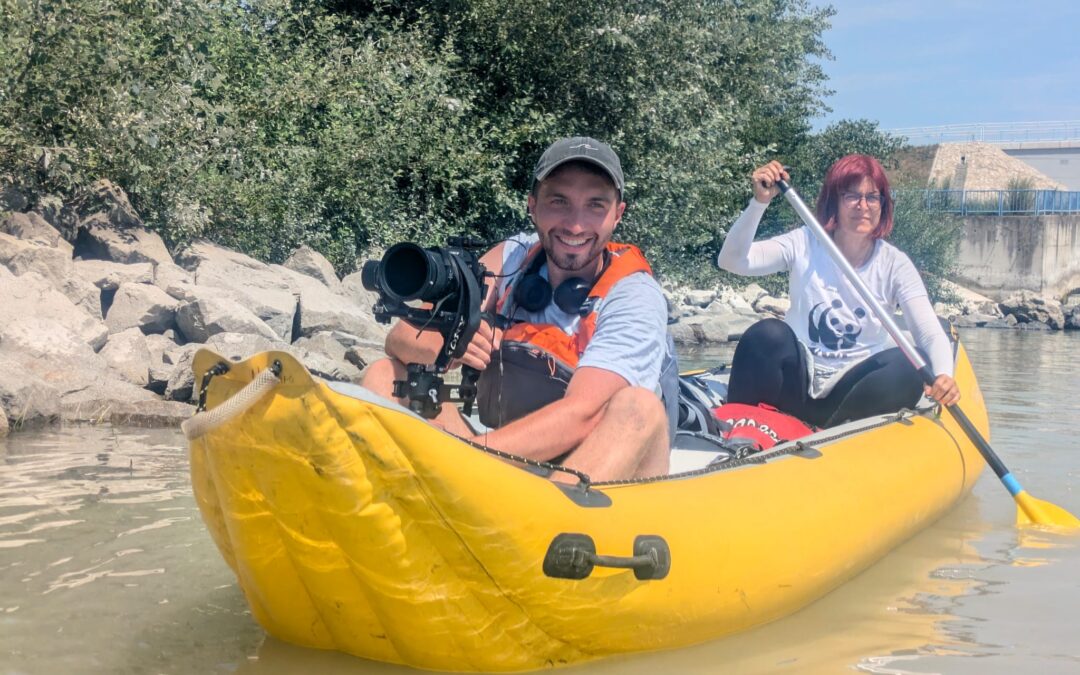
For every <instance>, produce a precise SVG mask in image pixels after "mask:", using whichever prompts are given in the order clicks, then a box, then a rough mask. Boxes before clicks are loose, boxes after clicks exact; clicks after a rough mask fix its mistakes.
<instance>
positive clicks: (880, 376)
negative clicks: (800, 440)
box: [810, 347, 923, 427]
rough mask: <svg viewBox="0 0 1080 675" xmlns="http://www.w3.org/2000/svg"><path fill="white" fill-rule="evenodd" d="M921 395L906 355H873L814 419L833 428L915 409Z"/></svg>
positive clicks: (890, 351)
mask: <svg viewBox="0 0 1080 675" xmlns="http://www.w3.org/2000/svg"><path fill="white" fill-rule="evenodd" d="M922 393H923V384H922V379H921V378H920V377H919V374H918V373H917V372H916V371H915V368H914V367H912V365H911V362H910V361H908V360H907V357H905V356H904V353H903V352H902V351H900V350H899V349H897V348H895V347H894V348H892V349H886V350H885V351H883V352H878V353H877V354H874V355H873V356H871V357H869V358H867V359H866V360H865V361H863V362H861V363H859V365H857V366H855V367H854V368H852V369H851V370H849V371H848V372H847V373H845V374H844V376H843V377H841V378H840V381H839V382H837V383H836V386H835V387H834V388H833V390H832V391H831V392H829V395H828V396H826V397H825V398H824V399H821V401H820V408H819V409H818V410H816V411H815V412H817V415H815V417H817V418H818V419H821V421H822V423H821V424H820V426H823V427H831V426H834V425H836V424H842V423H843V422H848V421H851V420H858V419H862V418H864V417H871V416H873V415H884V414H886V413H891V412H896V411H897V410H900V409H901V408H912V407H914V406H915V404H916V403H918V402H919V398H920V397H921V396H922ZM815 407H818V406H815ZM810 419H811V421H812V422H814V423H815V424H818V422H817V421H816V420H814V419H813V418H810Z"/></svg>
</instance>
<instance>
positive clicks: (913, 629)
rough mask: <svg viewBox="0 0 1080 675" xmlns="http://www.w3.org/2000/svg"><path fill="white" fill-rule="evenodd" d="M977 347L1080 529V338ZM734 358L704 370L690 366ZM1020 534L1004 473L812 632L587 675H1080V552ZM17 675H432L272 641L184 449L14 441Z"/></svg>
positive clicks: (10, 570)
mask: <svg viewBox="0 0 1080 675" xmlns="http://www.w3.org/2000/svg"><path fill="white" fill-rule="evenodd" d="M965 339H966V341H967V342H968V349H969V352H970V353H971V356H972V359H973V361H974V362H975V366H976V372H978V373H979V374H980V378H981V383H982V387H983V392H984V395H985V396H986V399H987V401H988V404H989V406H990V412H991V422H992V425H993V428H992V432H993V435H992V443H993V445H994V447H995V449H996V450H997V451H998V452H999V454H1001V455H1002V457H1003V459H1004V460H1005V461H1006V463H1007V464H1008V465H1009V467H1010V468H1011V469H1012V470H1013V472H1014V473H1016V475H1017V476H1018V477H1019V478H1020V480H1021V482H1022V483H1023V484H1024V485H1025V487H1027V489H1028V490H1029V491H1030V492H1031V493H1032V494H1033V495H1035V496H1037V497H1040V498H1043V499H1047V500H1049V501H1052V502H1054V503H1056V504H1059V505H1061V506H1063V507H1064V508H1066V509H1068V510H1069V511H1072V512H1073V513H1077V512H1080V495H1078V494H1077V481H1078V476H1080V459H1078V458H1077V454H1076V438H1077V436H1080V378H1078V377H1076V375H1075V373H1076V370H1077V369H1076V367H1075V366H1074V365H1073V360H1074V358H1075V354H1077V353H1080V335H1060V334H1059V335H1045V334H1030V333H1020V332H1009V331H1002V332H994V331H968V334H966V335H965ZM730 355H731V349H730V347H725V348H723V349H720V350H716V351H708V352H696V353H692V354H689V355H688V356H689V357H690V358H684V359H683V365H684V366H685V367H692V366H694V365H696V366H701V365H712V364H715V363H717V362H723V361H729V360H730ZM1014 518H1015V505H1014V503H1013V501H1012V499H1011V498H1010V497H1009V496H1008V494H1007V493H1006V492H1005V490H1004V489H1003V488H1002V487H1001V485H1000V484H999V483H998V481H997V480H996V478H995V477H994V476H993V474H992V473H990V472H989V471H988V472H987V473H986V474H985V475H984V477H983V479H982V480H981V481H980V482H979V484H978V486H976V489H975V494H974V496H973V497H972V498H971V499H968V500H967V501H965V502H963V503H962V504H960V505H959V506H958V507H957V509H955V510H954V511H953V512H951V513H950V514H948V515H947V516H945V517H944V518H943V519H942V520H941V521H939V522H938V523H936V524H934V525H933V526H931V527H930V528H928V529H926V530H925V531H923V532H922V533H920V534H918V535H917V536H916V537H914V538H913V539H912V540H910V541H908V542H907V543H905V544H904V545H902V546H901V547H899V548H898V549H897V550H896V551H894V552H893V553H892V554H890V555H889V556H887V557H886V558H885V559H884V560H882V561H881V562H879V563H878V564H876V565H874V566H873V567H871V568H870V569H868V570H866V571H865V572H864V573H862V574H860V575H859V576H857V577H856V578H854V579H852V580H851V581H850V582H848V583H846V584H844V585H843V586H841V587H840V588H838V589H837V590H836V591H834V592H833V593H831V594H830V595H828V596H827V597H825V598H823V599H822V600H820V601H818V602H816V603H814V604H812V605H811V606H809V607H807V608H806V609H804V610H803V611H801V612H798V613H797V614H795V615H793V616H790V617H788V618H786V619H783V620H781V621H777V622H775V623H772V624H769V625H766V626H762V627H760V628H758V629H755V630H752V631H749V632H747V633H744V634H741V635H736V636H734V637H731V638H728V639H725V640H721V641H717V642H713V643H709V644H705V645H700V646H697V647H692V648H688V649H681V650H677V651H672V652H663V653H656V654H645V655H638V656H630V657H625V658H619V659H612V660H608V661H601V662H598V663H593V664H587V665H585V666H581V667H578V668H574V669H572V670H571V671H570V672H589V673H594V674H595V673H612V674H614V673H643V674H644V673H653V672H655V671H657V670H665V671H671V672H689V673H720V672H738V673H774V672H790V673H836V672H850V671H851V670H853V669H854V670H857V671H860V672H868V673H950V674H953V673H973V674H974V673H987V672H995V673H996V672H1013V671H1020V670H1025V669H1026V670H1032V669H1038V671H1039V672H1040V675H1053V674H1054V673H1075V672H1080V650H1078V648H1077V647H1076V646H1075V638H1074V633H1075V624H1076V621H1077V619H1078V618H1080V616H1078V614H1077V610H1076V609H1075V608H1076V607H1078V606H1080V585H1078V583H1077V581H1076V578H1075V577H1076V570H1077V569H1080V548H1078V547H1077V542H1076V540H1075V539H1073V538H1070V537H1063V536H1061V535H1058V534H1054V533H1051V532H1045V531H1039V530H1017V529H1016V528H1015V527H1014V526H1013V519H1014ZM838 526H841V527H842V526H843V524H842V523H839V524H838ZM777 550H778V555H782V554H783V545H782V542H779V543H778V545H777ZM811 572H812V570H808V573H811ZM0 664H2V665H3V672H5V673H6V672H13V673H23V672H26V673H59V672H63V673H100V672H140V673H141V672H163V673H195V672H199V673H202V672H212V671H231V672H241V673H245V674H255V675H275V674H277V673H296V672H312V671H317V672H325V673H342V674H344V673H350V674H356V673H365V674H367V673H394V674H398V673H405V672H414V671H409V670H408V669H405V668H400V667H395V666H388V665H385V664H377V663H372V662H368V661H362V660H360V659H355V658H353V657H350V656H347V655H344V654H338V653H331V652H318V651H313V650H308V649H301V648H297V647H293V646H291V645H287V644H284V643H281V642H278V641H276V640H273V639H270V638H265V636H264V634H263V633H262V631H261V630H260V629H259V628H258V626H257V625H256V624H255V623H254V621H253V620H252V618H251V615H250V613H249V611H248V609H247V605H246V603H245V601H244V599H243V596H242V595H241V593H240V591H239V590H238V589H237V586H236V583H235V579H234V577H233V574H232V572H231V571H230V570H229V569H228V568H227V567H226V566H225V564H224V563H223V562H222V560H221V557H220V555H218V553H217V551H216V549H215V548H214V546H213V543H212V542H211V540H210V537H209V535H208V534H207V533H206V531H205V528H204V527H203V524H202V521H201V520H200V518H199V514H198V511H197V509H196V507H195V504H194V501H193V499H192V497H191V487H190V483H189V478H188V463H187V451H186V446H185V444H184V441H183V438H182V436H181V435H180V434H179V432H177V431H173V430H162V431H146V430H119V429H111V428H109V427H69V428H65V429H62V430H58V431H43V432H27V433H20V434H16V435H15V436H12V437H9V438H7V439H3V440H0Z"/></svg>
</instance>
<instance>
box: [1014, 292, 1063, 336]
mask: <svg viewBox="0 0 1080 675" xmlns="http://www.w3.org/2000/svg"><path fill="white" fill-rule="evenodd" d="M1001 311H1002V312H1004V313H1005V314H1008V315H1012V316H1015V317H1016V320H1017V321H1018V322H1020V323H1022V324H1023V323H1043V324H1046V325H1047V326H1049V327H1050V328H1052V329H1054V330H1061V329H1063V328H1065V314H1064V312H1062V309H1061V303H1060V302H1058V301H1057V300H1054V299H1052V298H1044V297H1041V296H1039V295H1036V294H1035V293H1032V292H1031V291H1020V292H1019V293H1015V294H1013V295H1012V296H1010V297H1009V298H1007V299H1006V300H1004V301H1003V302H1002V303H1001Z"/></svg>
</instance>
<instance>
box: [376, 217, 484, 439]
mask: <svg viewBox="0 0 1080 675" xmlns="http://www.w3.org/2000/svg"><path fill="white" fill-rule="evenodd" d="M485 246H486V245H485V243H484V242H481V241H477V240H474V239H468V238H465V237H451V238H450V239H449V240H448V241H447V245H446V246H445V247H432V248H424V247H422V246H420V245H419V244H415V243H412V242H402V243H398V244H394V245H393V246H391V247H390V248H389V249H387V250H386V253H385V254H384V255H383V257H382V259H381V260H378V261H375V260H369V261H367V262H365V263H364V265H363V267H362V268H361V270H360V281H361V283H362V284H363V286H364V288H366V289H368V290H369V291H375V292H376V293H378V295H379V299H378V301H377V302H376V303H375V307H374V312H375V319H376V320H377V321H379V322H380V323H389V322H390V320H391V319H393V318H399V319H402V320H403V321H406V322H407V323H409V324H410V325H412V326H415V327H416V328H417V329H419V330H437V331H439V333H441V334H442V336H443V346H442V348H441V349H440V350H439V353H438V355H437V356H436V358H435V362H434V363H431V364H421V363H409V364H406V368H407V376H406V379H405V380H395V381H394V395H395V396H398V397H400V398H407V399H408V401H409V408H410V409H411V410H413V411H414V412H416V413H417V414H419V415H421V416H423V417H426V418H429V419H430V418H432V417H435V416H436V415H438V414H439V411H440V410H441V409H442V403H444V402H446V401H455V402H461V403H462V404H463V405H462V409H463V410H464V412H465V414H466V415H468V414H471V412H472V404H473V402H474V401H475V399H476V380H477V378H478V377H479V375H480V373H479V372H478V371H476V370H475V369H472V368H467V367H466V368H462V382H461V384H460V385H456V386H454V385H446V384H444V383H443V379H442V374H443V373H445V372H446V370H447V368H448V367H449V365H450V362H451V361H452V360H453V359H456V358H460V357H461V356H462V355H464V353H465V350H466V349H467V348H468V346H469V342H470V341H471V340H472V338H473V335H475V334H476V331H477V330H478V329H479V328H480V321H481V306H480V305H481V302H482V301H483V298H484V292H485V290H486V284H485V279H486V278H487V277H488V276H490V274H489V273H488V271H487V270H486V269H485V267H484V266H483V265H482V264H481V263H480V259H479V256H478V255H477V252H478V251H480V250H482V249H483V248H485ZM416 300H418V301H422V302H425V303H429V304H430V305H431V306H430V307H415V306H410V305H408V304H406V303H408V302H411V301H416ZM455 390H456V391H455ZM455 394H456V395H455Z"/></svg>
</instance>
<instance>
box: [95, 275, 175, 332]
mask: <svg viewBox="0 0 1080 675" xmlns="http://www.w3.org/2000/svg"><path fill="white" fill-rule="evenodd" d="M178 306H179V303H178V302H177V301H176V300H175V299H174V298H172V297H171V296H169V295H168V294H167V293H166V292H165V291H163V290H161V289H160V288H158V287H157V286H150V285H148V284H129V283H123V284H120V287H119V288H118V289H116V295H115V296H113V301H112V306H111V307H109V313H108V314H107V315H106V316H105V324H106V325H107V326H108V327H109V332H111V333H119V332H121V331H125V330H127V329H128V328H138V329H140V330H142V332H144V333H162V332H164V331H166V330H168V329H169V328H172V327H173V326H174V325H175V322H176V309H177V307H178Z"/></svg>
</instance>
